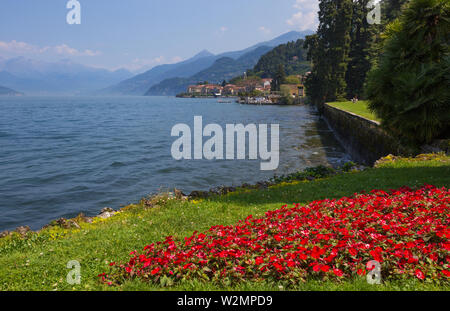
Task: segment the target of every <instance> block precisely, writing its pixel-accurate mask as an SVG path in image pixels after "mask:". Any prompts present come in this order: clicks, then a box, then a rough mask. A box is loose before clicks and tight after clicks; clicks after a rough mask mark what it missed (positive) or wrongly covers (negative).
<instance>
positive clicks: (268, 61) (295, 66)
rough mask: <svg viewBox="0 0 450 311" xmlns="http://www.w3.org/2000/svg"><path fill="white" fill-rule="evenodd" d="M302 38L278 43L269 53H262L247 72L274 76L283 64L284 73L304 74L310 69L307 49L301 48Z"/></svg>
mask: <svg viewBox="0 0 450 311" xmlns="http://www.w3.org/2000/svg"><path fill="white" fill-rule="evenodd" d="M304 42H305V41H304V40H303V39H299V40H297V41H295V42H288V43H286V44H280V45H279V46H277V47H276V48H274V49H273V50H272V51H270V52H269V53H267V54H265V55H263V56H262V57H261V58H260V59H259V60H258V62H257V64H256V66H255V67H254V68H253V70H252V72H250V73H249V74H256V75H258V76H261V77H263V78H266V77H274V76H275V74H276V73H277V71H278V69H279V66H280V65H283V67H284V72H285V74H286V75H293V74H304V73H305V72H307V71H309V70H311V65H310V63H309V62H308V61H307V51H306V50H305V49H304V48H303V44H304Z"/></svg>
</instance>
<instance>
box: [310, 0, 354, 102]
mask: <svg viewBox="0 0 450 311" xmlns="http://www.w3.org/2000/svg"><path fill="white" fill-rule="evenodd" d="M352 7H353V2H352V0H320V4H319V8H320V11H319V28H318V30H317V34H316V35H315V36H309V37H307V38H306V41H305V45H304V47H305V48H307V49H308V53H307V56H308V60H311V61H312V62H313V69H312V72H311V74H310V75H309V76H308V78H307V81H306V90H307V95H308V96H309V97H310V98H311V100H312V102H313V103H316V104H317V105H319V106H320V105H321V104H323V103H324V102H325V101H335V100H345V97H346V89H347V84H346V81H345V75H346V72H347V66H348V62H349V59H348V56H349V51H350V41H351V37H350V32H351V28H352V14H353V9H352Z"/></svg>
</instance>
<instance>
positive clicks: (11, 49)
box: [0, 40, 102, 57]
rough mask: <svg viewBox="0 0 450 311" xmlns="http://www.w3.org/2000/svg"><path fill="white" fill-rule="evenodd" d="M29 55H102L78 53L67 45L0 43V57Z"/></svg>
mask: <svg viewBox="0 0 450 311" xmlns="http://www.w3.org/2000/svg"><path fill="white" fill-rule="evenodd" d="M29 54H49V55H60V56H98V55H101V54H102V53H101V52H99V51H92V50H88V49H87V50H84V51H79V50H77V49H75V48H72V47H70V46H68V45H67V44H61V45H56V46H44V47H40V46H37V45H33V44H29V43H26V42H19V41H16V40H12V41H11V42H4V41H0V55H2V56H5V57H15V56H23V55H29Z"/></svg>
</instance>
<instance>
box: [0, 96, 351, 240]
mask: <svg viewBox="0 0 450 311" xmlns="http://www.w3.org/2000/svg"><path fill="white" fill-rule="evenodd" d="M194 116H202V117H203V123H204V125H206V124H208V123H217V124H220V125H222V126H223V128H225V124H228V123H232V124H237V123H242V124H250V123H255V124H261V123H263V124H274V123H276V124H280V166H279V168H278V170H276V171H270V172H268V171H261V170H260V162H261V161H260V160H257V161H249V160H245V161H242V160H241V161H237V160H236V161H226V160H220V161H208V160H196V161H187V160H182V161H176V160H174V159H173V158H172V156H171V146H172V143H173V142H174V140H175V139H176V138H174V137H171V129H172V127H173V126H174V125H175V124H178V123H186V124H189V125H190V126H191V127H192V128H193V123H194ZM348 160H349V157H348V155H347V154H346V153H345V152H344V150H343V149H342V147H341V146H340V145H339V143H338V142H337V141H336V139H335V138H334V135H333V133H332V132H331V131H330V130H329V129H328V127H327V126H326V124H325V123H324V121H322V120H321V119H320V118H319V116H318V114H317V113H316V112H315V111H314V110H313V109H312V108H311V107H308V106H292V107H277V106H249V105H239V104H235V103H219V102H218V101H217V100H215V99H177V98H173V97H111V98H109V97H89V98H88V97H0V231H1V230H6V229H14V228H16V227H17V226H20V225H28V226H30V227H31V228H32V229H39V228H41V227H42V226H43V225H45V224H47V223H49V222H50V221H52V220H55V219H58V218H60V217H66V218H69V217H74V216H76V215H78V214H79V213H80V212H84V213H85V214H87V215H96V214H97V213H98V212H99V211H100V210H101V209H102V208H103V207H112V208H114V209H118V208H120V207H122V206H124V205H127V204H129V203H134V202H137V201H139V200H140V199H141V198H142V197H144V196H146V195H149V194H151V193H155V192H157V191H159V190H164V189H170V188H175V187H176V188H178V189H182V190H183V191H184V192H186V193H189V192H191V191H193V190H207V189H210V188H212V187H215V186H220V185H230V186H231V185H241V184H243V183H255V182H257V181H261V180H266V179H268V178H270V177H273V175H274V174H277V175H281V174H285V173H290V172H295V171H298V170H301V169H304V168H305V167H311V166H316V165H320V164H331V165H337V164H340V163H342V162H344V161H348Z"/></svg>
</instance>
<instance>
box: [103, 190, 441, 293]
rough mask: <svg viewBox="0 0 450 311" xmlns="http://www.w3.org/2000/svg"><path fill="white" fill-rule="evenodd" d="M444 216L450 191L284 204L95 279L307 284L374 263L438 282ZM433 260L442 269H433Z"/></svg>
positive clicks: (170, 244) (399, 274)
mask: <svg viewBox="0 0 450 311" xmlns="http://www.w3.org/2000/svg"><path fill="white" fill-rule="evenodd" d="M449 217H450V190H449V189H446V188H442V189H438V188H436V187H433V186H426V187H422V188H420V189H417V190H411V189H409V188H406V187H403V188H400V189H398V190H392V191H391V192H385V191H379V190H374V191H371V192H370V193H362V194H355V195H353V196H351V197H344V198H341V199H337V200H328V199H327V200H322V201H314V202H311V203H310V204H308V205H306V206H301V205H299V204H294V205H293V207H291V208H288V207H287V206H284V207H283V208H281V209H279V210H273V211H268V212H267V213H266V214H265V215H264V216H262V217H261V218H253V217H248V218H246V219H245V220H242V221H240V222H239V223H237V224H235V225H233V226H214V227H211V228H210V229H209V230H208V231H205V232H203V233H198V232H194V233H193V234H192V235H191V236H190V237H186V238H184V239H180V240H174V238H173V237H168V238H166V239H165V240H163V242H155V243H153V244H150V245H149V246H146V247H145V249H144V251H143V252H142V253H138V252H136V251H133V252H132V253H131V255H130V259H129V261H128V262H127V263H125V264H119V265H114V263H111V264H110V265H111V268H110V269H111V270H113V271H114V272H113V273H108V274H101V275H99V277H100V280H101V281H102V282H104V283H105V284H108V282H111V283H112V284H115V285H117V284H121V282H123V280H124V279H131V278H135V277H138V278H139V277H142V278H144V280H145V281H149V282H153V283H155V284H160V278H161V277H164V276H170V278H171V280H172V281H173V283H174V284H175V283H178V282H181V280H183V279H192V278H199V277H200V276H202V275H204V274H205V273H206V274H207V276H208V277H209V278H210V280H217V281H218V282H220V281H221V280H224V279H225V278H229V279H232V280H233V281H236V282H239V281H255V282H259V281H288V280H289V281H292V280H294V281H299V280H306V281H307V280H309V279H317V278H323V279H327V278H328V277H329V276H330V274H329V273H328V272H330V270H332V272H333V274H334V275H335V276H336V277H339V278H343V277H346V276H352V275H355V273H356V274H357V275H359V276H363V275H365V274H366V273H367V271H369V270H371V269H373V265H371V267H370V269H369V267H367V269H364V268H362V267H363V266H364V265H366V264H367V262H368V261H369V260H376V261H378V262H380V263H381V262H383V263H384V266H383V272H384V273H385V275H386V278H388V279H389V280H396V279H403V278H404V277H406V276H414V277H417V278H418V279H420V280H425V279H426V275H425V273H424V272H423V271H431V272H430V273H429V276H428V279H429V280H431V281H433V280H435V279H436V280H440V279H441V278H445V277H450V271H449V269H448V267H447V265H448V264H449V263H450V256H449V255H448V252H449V251H450V241H449V239H450V229H449V228H448V223H449V221H450V220H449ZM425 237H436V238H431V239H428V240H426V241H425ZM430 259H431V260H430ZM342 263H345V265H342ZM419 263H420V266H419ZM437 265H439V266H441V267H444V269H445V270H443V271H442V274H441V273H436V272H433V271H435V269H436V266H437ZM336 267H339V269H338V268H336ZM361 268H362V269H361ZM445 281H446V279H445Z"/></svg>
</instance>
